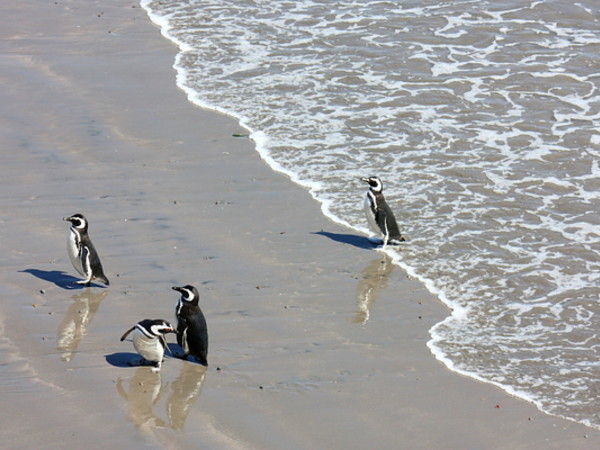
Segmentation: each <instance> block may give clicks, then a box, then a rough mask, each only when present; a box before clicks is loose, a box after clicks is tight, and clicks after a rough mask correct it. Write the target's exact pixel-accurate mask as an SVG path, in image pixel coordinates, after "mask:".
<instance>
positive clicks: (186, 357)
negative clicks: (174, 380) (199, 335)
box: [173, 353, 190, 361]
mask: <svg viewBox="0 0 600 450" xmlns="http://www.w3.org/2000/svg"><path fill="white" fill-rule="evenodd" d="M173 356H174V357H175V358H179V359H184V360H186V361H187V359H188V356H190V354H189V353H174V354H173Z"/></svg>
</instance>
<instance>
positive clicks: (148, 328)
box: [121, 319, 175, 372]
mask: <svg viewBox="0 0 600 450" xmlns="http://www.w3.org/2000/svg"><path fill="white" fill-rule="evenodd" d="M132 331H133V332H134V333H133V348H135V351H136V352H138V353H139V354H140V356H141V357H142V358H143V359H142V361H141V363H140V365H144V364H145V362H146V361H147V362H149V363H150V364H151V365H153V366H154V367H153V368H152V370H153V371H156V372H158V371H159V370H160V368H161V365H162V361H163V357H164V355H165V350H166V349H167V340H166V338H165V334H168V333H174V332H175V329H174V328H173V326H172V325H171V324H170V323H169V322H167V321H166V320H163V319H144V320H142V321H141V322H138V323H137V324H135V325H134V326H133V327H131V328H130V329H129V330H127V331H126V332H125V333H123V336H121V342H123V341H124V340H125V338H126V337H127V336H128V335H129V333H131V332H132Z"/></svg>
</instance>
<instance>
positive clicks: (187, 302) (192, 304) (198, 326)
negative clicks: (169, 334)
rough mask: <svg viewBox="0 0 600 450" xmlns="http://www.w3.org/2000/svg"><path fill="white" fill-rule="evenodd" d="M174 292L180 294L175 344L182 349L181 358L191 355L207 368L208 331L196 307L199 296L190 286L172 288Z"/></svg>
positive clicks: (176, 314)
mask: <svg viewBox="0 0 600 450" xmlns="http://www.w3.org/2000/svg"><path fill="white" fill-rule="evenodd" d="M172 289H173V290H174V291H178V292H179V293H181V297H180V298H179V301H178V302H177V307H176V309H175V316H176V317H177V343H178V344H179V346H180V347H181V348H182V349H183V352H184V354H183V355H181V358H183V359H187V357H188V356H189V355H192V356H193V357H194V358H196V360H197V361H198V362H199V363H200V364H202V365H203V366H208V361H207V354H208V329H207V327H206V319H205V318H204V314H203V313H202V310H201V309H200V306H199V305H198V302H199V301H200V294H199V293H198V290H197V289H196V288H195V287H194V286H191V285H189V284H188V285H186V286H173V287H172Z"/></svg>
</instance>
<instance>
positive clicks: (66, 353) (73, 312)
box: [56, 288, 108, 361]
mask: <svg viewBox="0 0 600 450" xmlns="http://www.w3.org/2000/svg"><path fill="white" fill-rule="evenodd" d="M107 295H108V291H100V292H96V291H92V290H91V289H90V288H86V289H85V290H84V291H82V292H81V293H78V294H75V295H73V296H71V299H72V300H73V302H72V303H71V305H70V306H69V308H68V309H67V314H66V315H65V317H64V319H63V320H62V322H61V323H60V325H59V326H58V334H57V338H56V348H57V350H58V351H59V352H61V359H62V360H63V361H71V359H73V357H74V355H75V352H76V351H77V348H78V346H79V343H80V342H81V339H82V338H83V337H84V336H85V335H86V334H87V330H88V327H89V326H90V323H92V320H93V318H94V315H95V314H96V311H97V310H98V307H99V306H100V303H101V302H102V300H104V299H105V298H106V296H107Z"/></svg>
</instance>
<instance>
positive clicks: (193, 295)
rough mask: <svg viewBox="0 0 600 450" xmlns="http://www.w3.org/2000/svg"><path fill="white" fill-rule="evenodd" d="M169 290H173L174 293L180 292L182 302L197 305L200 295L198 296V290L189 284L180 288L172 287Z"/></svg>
mask: <svg viewBox="0 0 600 450" xmlns="http://www.w3.org/2000/svg"><path fill="white" fill-rule="evenodd" d="M171 289H173V290H174V291H178V292H181V299H182V300H183V301H184V302H189V303H198V300H199V299H200V294H198V290H197V289H196V288H195V287H194V286H192V285H190V284H187V285H185V286H181V287H179V286H173V287H172V288H171Z"/></svg>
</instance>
